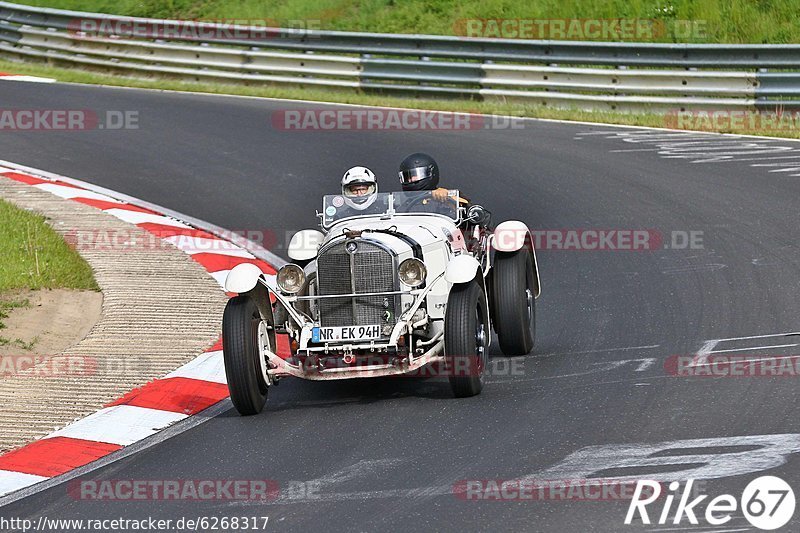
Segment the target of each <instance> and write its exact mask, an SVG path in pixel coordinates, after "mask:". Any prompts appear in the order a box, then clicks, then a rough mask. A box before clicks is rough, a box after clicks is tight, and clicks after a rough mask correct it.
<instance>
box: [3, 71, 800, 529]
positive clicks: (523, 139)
mask: <svg viewBox="0 0 800 533" xmlns="http://www.w3.org/2000/svg"><path fill="white" fill-rule="evenodd" d="M0 105H1V106H2V107H3V108H6V109H7V108H18V109H87V108H90V109H93V110H97V111H103V110H133V111H136V112H138V115H139V127H138V129H135V130H120V131H111V130H95V131H80V132H53V131H37V132H11V131H2V132H0V156H1V157H2V159H6V160H10V161H14V162H17V163H21V164H25V165H29V166H33V167H36V168H42V169H46V170H49V171H52V172H57V173H60V174H63V175H67V176H72V177H75V178H79V179H83V180H86V181H89V182H91V183H95V184H98V185H101V186H103V187H108V188H110V189H114V190H118V191H121V192H124V193H126V194H130V195H133V196H136V197H139V198H142V199H144V200H148V201H151V202H154V203H157V204H160V205H163V206H165V207H168V208H171V209H174V210H177V211H179V212H183V213H186V214H189V215H192V216H194V217H197V218H200V219H204V220H207V221H209V222H212V223H214V224H218V225H220V226H223V227H226V228H229V229H233V230H255V231H262V230H266V231H268V232H273V233H274V234H275V235H277V236H278V237H277V241H282V240H283V235H284V233H285V232H286V231H291V230H294V229H299V228H303V227H313V225H314V224H315V219H314V211H315V209H316V208H318V203H319V197H320V196H321V195H322V194H324V193H329V192H332V191H334V190H335V189H336V188H337V186H338V180H339V177H340V176H341V174H342V173H343V172H344V170H346V169H347V168H348V167H350V166H352V165H356V164H363V165H367V166H369V167H370V168H372V169H373V170H375V172H376V173H377V174H378V176H379V178H380V184H381V187H382V188H383V190H396V189H397V188H398V184H397V183H396V180H395V177H394V176H395V175H396V174H395V171H396V165H397V164H398V162H399V161H400V160H401V159H402V158H403V157H404V156H405V155H406V154H407V153H410V152H413V151H418V150H424V151H427V152H429V153H431V154H432V155H434V156H435V157H436V159H437V160H438V161H439V162H440V166H441V169H442V174H443V184H444V185H447V186H450V187H458V188H460V189H461V190H463V191H464V192H465V193H466V194H467V195H468V196H470V197H471V198H472V199H473V200H475V201H477V202H480V203H482V204H484V205H486V206H487V207H489V208H490V209H491V210H492V211H493V212H494V214H495V217H496V219H498V220H503V219H520V220H523V221H526V222H527V223H528V224H529V225H530V226H531V227H534V228H537V229H546V230H564V229H631V230H642V229H650V230H656V231H658V232H661V234H663V235H665V238H666V241H667V242H669V241H670V240H671V235H672V233H671V232H673V231H678V232H702V246H698V247H695V248H694V249H671V248H664V247H662V246H659V247H657V249H654V250H649V251H628V250H626V251H620V250H604V251H597V250H593V251H575V250H557V249H554V250H541V251H540V252H539V260H540V263H541V266H540V271H541V279H542V284H543V294H542V296H541V298H540V299H539V300H538V304H537V305H538V308H537V315H538V324H537V325H538V338H537V342H536V347H535V351H534V353H533V354H532V355H530V356H528V357H525V358H522V359H515V361H517V362H518V366H517V367H515V368H516V371H515V372H511V374H514V375H508V374H509V372H506V371H505V370H506V369H507V368H508V365H507V364H505V360H504V359H503V358H501V357H498V358H496V359H495V360H494V363H493V367H494V368H495V375H493V376H492V377H491V379H490V384H489V385H488V386H487V388H486V389H485V390H484V392H483V394H481V395H480V396H478V397H475V398H471V399H465V400H464V399H462V400H456V399H453V398H451V396H450V391H449V388H448V386H447V383H446V382H444V381H442V380H438V379H428V380H423V379H382V380H370V381H349V382H339V383H311V382H302V381H299V380H284V381H283V382H282V383H281V384H280V386H279V387H277V388H275V389H273V390H271V392H270V398H269V400H268V404H267V405H268V406H267V410H266V411H265V412H264V413H263V414H262V415H260V416H256V417H249V418H242V417H239V416H237V414H236V413H235V412H234V411H233V410H232V409H230V410H228V411H227V412H225V413H223V414H222V415H220V416H217V417H215V418H214V419H212V420H210V421H208V422H207V423H205V424H202V425H200V426H198V427H195V428H193V429H191V430H190V431H187V432H185V433H182V434H180V435H178V436H176V437H173V438H171V439H169V440H167V441H165V442H163V443H161V444H159V445H157V446H154V447H152V448H149V449H147V450H144V451H142V452H140V453H137V454H135V455H133V456H131V457H128V458H125V459H123V460H121V461H118V462H116V463H113V464H111V465H109V466H107V467H104V468H102V469H100V470H97V471H95V472H93V473H91V474H89V478H91V479H98V480H121V479H125V480H154V479H160V480H178V479H189V480H199V479H271V480H276V481H277V482H278V483H279V484H280V486H281V487H284V488H289V487H297V486H299V485H298V484H299V482H311V481H313V482H314V483H311V484H307V485H306V487H318V491H317V493H316V495H314V494H305V495H304V494H303V493H302V491H299V490H296V491H295V492H294V493H291V491H289V492H287V491H286V490H284V491H283V492H282V494H281V497H280V498H279V499H278V500H276V501H275V502H272V503H270V504H266V505H265V504H253V503H246V502H225V501H212V502H192V501H177V502H176V501H160V502H153V501H138V502H93V501H81V500H76V499H74V498H73V497H71V496H70V495H69V494H68V493H67V490H66V488H65V487H64V486H63V485H61V486H56V487H53V488H51V489H49V490H46V491H44V492H42V493H39V494H36V495H34V496H31V497H28V498H25V499H23V500H21V501H18V502H16V503H13V504H11V505H8V506H6V507H3V508H0V516H2V517H19V518H26V517H27V518H32V519H34V520H36V519H38V517H40V516H46V517H49V518H85V519H87V518H90V519H103V518H120V517H122V518H135V519H141V518H146V517H148V516H152V517H157V518H164V519H173V520H175V519H179V518H181V517H191V518H196V517H201V516H217V517H222V516H228V517H231V516H253V515H257V516H269V527H268V530H274V531H320V530H323V531H327V532H334V531H384V530H388V531H396V530H404V531H405V530H410V531H488V530H500V531H506V530H508V531H621V530H626V529H627V530H635V529H637V530H638V529H639V528H640V527H642V526H641V524H639V525H638V526H629V527H626V526H624V525H623V520H624V518H625V513H626V511H627V502H624V501H623V502H620V501H549V500H548V501H465V500H464V499H462V498H459V497H457V496H455V495H454V494H453V491H452V490H451V488H452V486H453V485H454V484H458V483H459V481H463V480H486V479H517V478H521V477H525V476H531V475H532V476H534V477H537V478H540V479H541V478H546V479H572V478H582V477H586V476H590V475H593V476H599V477H605V478H608V477H613V476H621V475H630V476H638V477H647V476H648V475H654V473H657V472H659V471H665V470H666V471H668V470H679V472H678V473H676V474H674V477H675V478H676V479H683V480H685V479H686V478H688V477H691V476H692V475H693V474H692V473H693V472H694V473H696V472H698V471H697V470H692V469H695V468H699V467H700V466H701V465H702V464H703V463H704V462H707V459H708V457H706V458H705V459H706V460H701V459H698V458H697V455H698V454H700V455H705V454H710V455H714V457H716V458H720V457H721V458H722V459H720V462H719V464H718V465H717V466H715V467H713V468H710V469H706V470H703V472H705V475H704V476H703V477H706V478H710V479H707V480H706V481H705V482H704V489H703V490H704V491H705V493H707V494H709V495H710V496H711V497H713V496H716V495H719V494H723V493H731V494H733V495H734V496H736V497H737V498H738V495H739V494H741V491H742V489H743V488H744V486H745V485H746V484H747V483H748V482H749V481H751V480H753V479H755V478H756V477H758V476H760V475H765V474H769V475H776V476H780V477H782V478H783V479H784V480H786V481H787V482H789V484H790V485H792V486H793V487H794V488H795V490H797V489H799V488H800V469H799V468H798V466H800V458H799V457H798V455H797V452H798V451H800V445H798V439H800V436H798V435H797V434H800V419H799V417H798V416H797V414H796V411H795V408H796V406H797V400H798V387H797V377H747V378H741V377H740V378H724V377H721V378H702V377H674V376H671V375H669V372H667V371H666V370H665V367H664V364H665V361H666V360H667V358H669V357H670V356H673V355H692V354H696V353H697V352H698V351H701V349H702V348H703V347H704V346H705V347H706V351H709V349H713V348H715V347H716V348H718V349H732V350H742V351H741V352H740V353H747V354H759V355H762V356H763V355H771V356H774V355H790V354H796V353H798V351H797V347H795V346H794V343H798V342H800V340H798V339H800V337H765V338H760V339H744V340H728V341H721V342H719V343H714V342H709V341H711V340H714V339H728V338H735V337H743V336H761V335H768V334H778V333H787V332H794V331H797V330H800V325H799V324H798V316H800V298H798V295H800V284H799V283H798V279H800V261H799V260H798V257H800V255H798V252H799V251H800V249H799V248H800V246H799V245H798V238H797V230H798V226H800V224H799V223H800V178H798V177H795V176H792V175H791V172H788V171H781V172H769V170H770V168H769V167H754V166H752V161H749V162H746V161H737V160H735V159H734V160H731V159H728V160H720V161H718V162H708V155H707V154H708V153H709V152H713V151H714V148H713V146H712V147H711V148H708V146H710V144H709V143H711V144H713V143H719V146H720V147H721V148H724V150H722V151H725V150H727V148H725V147H727V146H728V145H729V144H731V143H734V144H735V142H738V141H737V140H731V139H724V138H721V137H713V138H712V139H709V140H707V141H702V142H703V143H706V144H704V145H703V146H705V147H706V148H705V150H706V151H705V152H703V153H704V154H705V155H701V156H700V159H701V160H702V159H703V158H705V160H706V163H707V164H704V163H702V162H699V161H698V160H697V158H692V157H677V158H675V157H665V154H664V153H661V154H659V153H658V150H657V149H655V144H653V143H631V142H628V141H629V140H631V139H630V138H629V137H626V136H631V135H635V134H637V135H650V136H652V135H663V133H658V132H646V131H640V130H622V129H616V128H611V127H605V126H590V125H582V124H563V123H554V122H541V121H526V122H525V123H524V127H523V128H522V129H483V130H479V131H469V132H465V131H450V132H444V131H428V132H413V131H412V132H409V131H405V132H400V131H383V132H374V131H372V132H365V131H337V132H311V131H302V132H297V131H294V132H287V131H280V130H276V129H275V128H273V127H272V125H271V121H270V113H272V112H275V111H279V110H285V109H302V108H307V107H319V108H323V106H314V105H312V104H301V103H293V102H283V101H266V100H254V99H239V98H222V97H211V96H199V95H178V94H170V93H158V92H145V91H134V90H121V89H110V88H94V87H80V86H68V85H59V84H53V85H38V84H26V83H17V82H5V83H2V84H0ZM325 108H327V107H326V106H325ZM626 139H628V140H626ZM744 142H746V141H744ZM764 145H765V146H772V145H775V146H778V145H779V146H782V147H789V148H791V149H793V147H795V146H797V145H796V144H793V143H791V142H789V141H765V142H764ZM620 150H622V151H620ZM733 150H734V151H735V148H734V149H733ZM662 151H663V150H662ZM726 153H727V152H726ZM788 153H793V152H788ZM667 155H670V154H667ZM674 155H675V152H673V153H672V156H674ZM684 155H685V154H684ZM749 157H750V158H752V157H754V156H749ZM773 170H774V169H773ZM274 249H275V251H276V253H278V254H280V255H282V254H283V253H282V251H281V248H280V246H279V245H278V246H276V247H275V248H274ZM175 312H181V311H180V310H179V309H176V310H175ZM784 345H791V346H784ZM763 346H768V347H767V348H764V347H763ZM773 346H782V347H779V348H769V347H773ZM32 408H35V406H32ZM786 434H790V435H792V436H788V437H776V436H775V435H786ZM759 436H767V437H759ZM741 437H752V438H754V439H755V441H754V440H748V439H747V438H744V439H742V438H741ZM688 439H716V440H709V441H703V442H699V443H689V444H677V446H679V447H680V446H689V447H690V448H691V454H694V455H693V456H690V457H689V459H687V460H686V462H687V463H690V464H685V465H683V466H679V467H675V466H663V464H662V466H652V464H654V463H652V462H650V463H649V464H650V465H651V466H647V465H646V464H645V462H642V460H641V458H639V459H637V457H639V456H640V455H641V454H646V455H649V456H651V459H652V458H653V457H656V458H658V457H660V458H662V463H668V462H669V461H667V460H663V458H664V457H672V458H673V459H675V456H676V454H675V453H674V452H670V451H661V452H660V453H659V452H658V450H659V449H660V448H659V443H664V442H667V441H670V442H673V441H684V440H688ZM759 439H760V440H759ZM756 441H757V442H758V443H760V444H758V443H757V444H753V442H756ZM619 445H625V447H623V448H620V447H615V448H604V449H602V450H600V449H592V450H588V451H585V452H584V453H583V454H581V455H579V456H577V457H576V458H575V459H574V460H570V462H569V465H565V463H564V461H565V459H567V458H568V457H569V456H570V455H571V454H573V453H576V452H579V451H581V450H583V449H585V448H586V447H590V446H619ZM670 446H672V447H674V446H676V444H675V443H674V442H673V444H671V445H670ZM770 446H774V447H772V448H771V447H770ZM775 447H777V448H775ZM775 449H778V453H774V454H769V453H766V452H764V450H775ZM781 450H783V452H781ZM685 453H689V452H685ZM678 455H680V454H678ZM604 457H612V458H614V459H615V460H616V462H608V461H605V460H604V459H603V458H604ZM672 462H675V463H680V462H681V461H680V460H674V461H672ZM655 464H659V461H658V460H656V462H655ZM681 468H685V469H686V470H683V471H681V470H680V469H681ZM681 472H683V473H681ZM676 499H677V498H676ZM701 507H702V506H701ZM651 509H652V508H651ZM660 509H661V507H660V506H659V507H658V509H656V510H653V511H652V512H651V518H652V519H657V518H658V514H659V512H660ZM653 515H655V516H653ZM671 517H672V515H671V516H670V518H671ZM701 523H704V522H702V519H701ZM799 523H800V520H798V519H797V518H795V519H794V520H793V522H791V523H790V524H789V525H788V526H787V530H795V531H797V530H798V524H799ZM669 527H689V528H691V529H692V530H697V531H701V530H714V531H725V530H735V531H739V530H746V529H748V528H749V527H750V526H749V524H748V523H747V522H746V521H745V519H744V518H743V516H742V514H741V512H737V513H735V516H734V518H733V520H732V521H731V522H729V523H727V524H726V525H725V526H716V527H712V526H709V525H708V524H705V526H690V525H688V524H687V522H686V519H685V518H684V520H683V522H682V523H681V524H680V526H671V525H663V526H657V525H653V526H649V527H644V529H646V530H651V531H655V530H657V529H659V528H669Z"/></svg>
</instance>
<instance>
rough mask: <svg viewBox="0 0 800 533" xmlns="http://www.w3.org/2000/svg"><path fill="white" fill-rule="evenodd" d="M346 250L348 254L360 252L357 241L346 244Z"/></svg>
mask: <svg viewBox="0 0 800 533" xmlns="http://www.w3.org/2000/svg"><path fill="white" fill-rule="evenodd" d="M344 248H345V250H347V253H349V254H354V253H356V252H357V251H358V243H356V241H350V242H348V243H347V244H345V246H344Z"/></svg>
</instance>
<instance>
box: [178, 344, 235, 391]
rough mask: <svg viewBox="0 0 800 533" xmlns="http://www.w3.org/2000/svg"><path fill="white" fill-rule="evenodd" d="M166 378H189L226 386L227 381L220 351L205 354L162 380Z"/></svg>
mask: <svg viewBox="0 0 800 533" xmlns="http://www.w3.org/2000/svg"><path fill="white" fill-rule="evenodd" d="M168 378H190V379H199V380H202V381H211V382H213V383H223V384H227V383H228V380H227V378H226V377H225V362H224V361H223V359H222V350H215V351H213V352H206V353H204V354H203V355H201V356H199V357H197V358H196V359H193V360H192V361H190V362H189V363H186V364H185V365H183V366H182V367H180V368H179V369H177V370H175V371H173V372H170V373H169V374H167V375H166V376H164V377H163V378H162V379H168Z"/></svg>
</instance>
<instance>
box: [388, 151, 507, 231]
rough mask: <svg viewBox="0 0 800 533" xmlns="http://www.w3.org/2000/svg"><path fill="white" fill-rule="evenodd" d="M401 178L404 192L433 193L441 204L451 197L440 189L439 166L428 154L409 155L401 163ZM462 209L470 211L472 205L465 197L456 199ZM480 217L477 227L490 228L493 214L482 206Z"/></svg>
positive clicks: (444, 190)
mask: <svg viewBox="0 0 800 533" xmlns="http://www.w3.org/2000/svg"><path fill="white" fill-rule="evenodd" d="M398 175H399V177H400V184H401V185H402V186H403V192H411V191H432V192H431V196H433V198H434V199H435V200H438V201H440V202H445V201H447V200H448V199H449V198H450V197H449V194H448V190H447V189H445V188H443V187H439V165H438V164H436V161H435V160H434V159H433V158H432V157H431V156H429V155H428V154H423V153H421V152H417V153H414V154H411V155H409V156H408V157H406V158H405V159H403V161H402V162H401V163H400V170H399V171H398ZM454 200H456V201H457V202H458V204H459V205H460V206H461V207H465V208H467V211H469V208H470V206H471V205H472V204H471V203H470V201H469V200H467V199H466V198H464V197H463V196H459V197H458V198H457V199H454ZM476 207H478V208H480V213H479V214H480V216H479V217H476V219H475V220H474V221H473V223H474V224H475V225H478V226H481V227H484V228H488V227H489V225H490V220H491V213H489V211H488V210H486V209H485V208H483V207H481V206H476Z"/></svg>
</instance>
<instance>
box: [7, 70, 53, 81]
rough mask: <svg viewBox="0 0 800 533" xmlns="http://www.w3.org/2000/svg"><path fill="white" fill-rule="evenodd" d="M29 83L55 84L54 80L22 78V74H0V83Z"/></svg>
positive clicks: (32, 77)
mask: <svg viewBox="0 0 800 533" xmlns="http://www.w3.org/2000/svg"><path fill="white" fill-rule="evenodd" d="M3 80H5V81H29V82H32V83H55V82H56V81H57V80H55V79H54V78H40V77H38V76H24V75H22V74H9V73H8V72H0V81H3Z"/></svg>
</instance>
